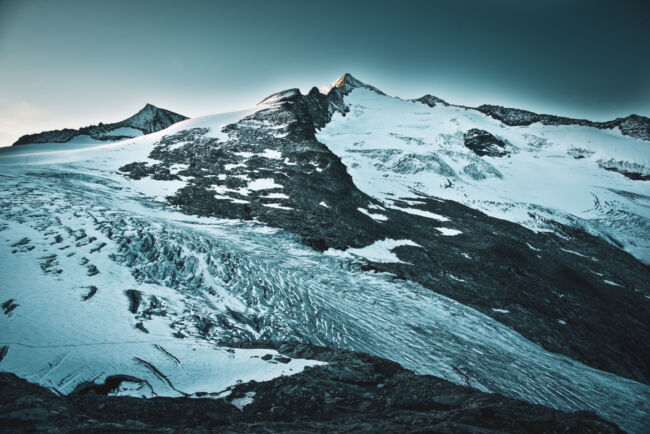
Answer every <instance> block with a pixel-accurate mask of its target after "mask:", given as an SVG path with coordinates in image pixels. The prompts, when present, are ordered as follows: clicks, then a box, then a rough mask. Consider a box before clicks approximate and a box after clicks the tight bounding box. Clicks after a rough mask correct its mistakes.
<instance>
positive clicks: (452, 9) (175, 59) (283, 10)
mask: <svg viewBox="0 0 650 434" xmlns="http://www.w3.org/2000/svg"><path fill="white" fill-rule="evenodd" d="M344 72H350V73H352V74H353V75H355V76H356V77H357V78H359V79H360V80H362V81H365V82H367V83H370V84H372V85H374V86H376V87H379V88H380V89H382V90H383V91H385V92H386V93H388V94H391V95H396V96H400V97H403V98H414V97H419V96H422V95H424V94H426V93H430V94H433V95H436V96H439V97H441V98H444V99H446V100H448V101H450V102H454V103H459V104H466V105H479V104H483V103H492V104H501V105H506V106H511V107H520V108H526V109H530V110H534V111H537V112H546V113H555V114H561V115H568V116H573V117H581V118H589V119H593V120H606V119H611V118H615V117H618V116H626V115H628V114H630V113H637V114H641V115H645V116H650V2H649V1H622V0H617V1H614V0H612V1H608V2H605V1H601V0H543V1H542V0H540V1H537V2H535V1H528V0H525V1H524V0H492V1H490V0H464V1H463V0H457V1H452V0H446V1H434V0H429V1H408V0H401V1H394V0H393V1H383V0H374V1H354V0H347V1H339V0H327V1H321V2H319V1H314V0H312V1H307V0H305V1H298V0H295V1H254V0H248V1H239V2H236V1H199V0H195V1H192V0H185V1H178V0H173V1H166V0H151V1H149V0H129V1H126V0H110V1H99V0H93V1H87V0H85V1H82V0H57V1H38V0H0V146H2V145H9V144H11V143H12V142H13V141H15V140H16V139H17V138H18V136H19V135H22V134H25V133H32V132H40V131H42V130H45V129H53V128H64V127H71V128H78V127H80V126H84V125H90V124H94V123H97V122H100V121H103V122H114V121H119V120H122V119H124V118H126V117H128V116H130V115H132V114H133V113H135V112H136V111H138V110H139V109H140V108H141V107H142V106H144V105H145V103H147V102H149V103H152V104H154V105H156V106H159V107H163V108H167V109H170V110H172V111H176V112H178V113H181V114H184V115H186V116H190V117H192V116H199V115H204V114H210V113H217V112H223V111H231V110H236V109H240V108H246V107H250V106H252V105H254V104H256V103H257V102H258V101H260V100H262V99H263V98H264V97H265V96H267V95H268V94H271V93H273V92H276V91H279V90H283V89H286V88H291V87H298V88H301V89H302V90H303V91H304V92H306V91H308V90H309V89H310V88H311V87H312V86H314V85H315V86H322V85H324V84H328V83H330V82H332V81H334V80H335V79H336V78H338V76H340V75H341V74H343V73H344Z"/></svg>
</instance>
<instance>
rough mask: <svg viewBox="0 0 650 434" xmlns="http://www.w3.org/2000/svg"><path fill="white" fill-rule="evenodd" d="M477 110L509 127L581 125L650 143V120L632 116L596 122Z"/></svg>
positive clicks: (493, 108) (489, 108)
mask: <svg viewBox="0 0 650 434" xmlns="http://www.w3.org/2000/svg"><path fill="white" fill-rule="evenodd" d="M476 110H478V111H480V112H482V113H485V114H486V115H488V116H490V117H492V118H494V119H498V120H500V121H501V122H503V123H504V124H506V125H509V126H525V125H531V124H534V123H536V122H539V123H541V124H543V125H581V126H586V127H594V128H599V129H612V128H618V129H619V130H620V131H621V133H622V134H624V135H626V136H630V137H634V138H636V139H641V140H646V141H650V118H647V117H645V116H639V115H630V116H627V117H625V118H616V119H614V120H611V121H605V122H594V121H589V120H586V119H573V118H567V117H562V116H555V115H546V114H537V113H534V112H531V111H528V110H522V109H516V108H508V107H502V106H497V105H481V106H479V107H477V108H476Z"/></svg>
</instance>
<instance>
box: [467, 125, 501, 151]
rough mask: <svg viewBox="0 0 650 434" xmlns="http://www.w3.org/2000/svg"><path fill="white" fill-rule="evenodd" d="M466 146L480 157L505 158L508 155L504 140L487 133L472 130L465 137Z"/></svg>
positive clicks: (475, 129)
mask: <svg viewBox="0 0 650 434" xmlns="http://www.w3.org/2000/svg"><path fill="white" fill-rule="evenodd" d="M463 139H464V140H465V146H466V147H467V148H469V149H471V150H472V152H474V153H475V154H476V155H478V156H479V157H484V156H486V157H504V156H506V155H507V154H508V152H507V151H506V149H505V147H506V144H505V143H504V142H503V140H501V139H498V138H496V137H494V136H493V135H492V134H490V133H489V132H487V131H484V130H479V129H477V128H472V129H471V130H469V131H467V132H466V133H465V135H464V136H463Z"/></svg>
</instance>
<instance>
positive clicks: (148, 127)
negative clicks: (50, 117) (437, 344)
mask: <svg viewBox="0 0 650 434" xmlns="http://www.w3.org/2000/svg"><path fill="white" fill-rule="evenodd" d="M185 119H187V118H186V117H185V116H183V115H179V114H177V113H174V112H170V111H169V110H165V109H161V108H158V107H156V106H153V105H151V104H147V105H145V106H144V107H143V108H142V109H141V110H140V111H139V112H137V113H136V114H134V115H133V116H131V117H130V118H128V119H125V120H123V121H121V122H115V123H112V124H103V123H100V124H99V125H91V126H89V127H82V128H79V129H78V130H75V129H71V128H65V129H63V130H54V131H44V132H42V133H38V134H27V135H24V136H22V137H20V138H19V139H18V140H17V141H16V143H14V144H13V145H12V146H18V145H28V144H33V143H66V142H69V141H71V140H73V139H75V138H77V139H82V140H86V141H90V142H93V141H99V142H115V141H119V140H124V139H130V138H133V137H137V136H140V135H142V134H149V133H154V132H156V131H160V130H164V129H165V128H168V127H170V126H171V125H173V124H175V123H177V122H180V121H183V120H185Z"/></svg>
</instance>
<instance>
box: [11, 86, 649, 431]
mask: <svg viewBox="0 0 650 434" xmlns="http://www.w3.org/2000/svg"><path fill="white" fill-rule="evenodd" d="M16 145H20V146H12V147H10V148H5V149H2V150H1V151H0V165H2V168H1V170H0V183H1V185H2V189H0V268H1V269H0V304H1V306H2V309H1V310H0V371H3V372H4V373H3V374H0V388H1V389H2V394H1V395H2V399H1V400H0V419H1V420H3V421H4V422H3V424H4V426H5V427H9V428H12V429H15V430H17V431H20V430H24V429H37V428H38V427H43V426H57V427H59V429H61V430H63V431H66V430H74V429H80V430H95V429H98V430H109V431H112V430H127V431H133V430H168V429H173V430H177V429H178V430H186V429H199V428H201V429H230V430H231V431H234V432H244V431H247V432H248V431H264V430H270V431H274V432H275V431H286V430H298V431H326V430H335V431H336V430H342V431H346V430H347V431H363V430H370V431H408V430H429V431H440V432H476V431H482V432H484V431H488V430H501V431H520V432H528V431H555V432H559V431H565V430H573V431H580V432H618V431H619V430H621V429H622V430H625V431H628V432H638V433H641V432H648V429H649V427H650V265H649V264H650V119H648V118H646V117H643V116H638V115H631V116H628V117H625V118H618V119H614V120H612V121H608V122H592V121H588V120H582V119H570V118H565V117H559V116H554V115H547V114H537V113H533V112H529V111H525V110H519V109H514V108H505V107H500V106H492V105H483V106H479V107H465V106H460V105H454V104H452V103H448V102H446V101H443V100H442V99H440V98H437V97H435V96H431V95H425V96H423V97H421V98H418V99H414V100H405V99H401V98H397V97H393V96H389V95H386V94H385V93H384V92H382V91H381V90H379V89H377V88H375V87H373V86H371V85H369V84H365V83H363V82H362V81H360V80H358V79H356V78H354V77H353V76H351V75H350V74H345V75H343V76H342V77H341V78H340V79H338V80H337V81H335V82H334V83H333V84H331V85H330V86H326V87H322V88H320V89H319V88H316V87H314V88H313V89H311V91H309V92H308V93H306V94H303V93H301V92H300V90H298V89H289V90H285V91H282V92H278V93H276V94H273V95H271V96H269V97H267V98H266V99H263V100H262V101H261V102H260V103H259V104H258V105H257V106H255V107H253V108H251V109H249V110H244V111H239V112H232V113H225V114H218V115H211V116H204V117H199V118H192V119H186V118H185V117H183V116H181V115H178V114H175V113H172V112H169V111H167V110H162V109H159V108H156V107H154V106H151V105H147V106H145V108H144V109H142V110H141V111H140V112H138V113H137V114H136V115H134V116H133V117H131V118H129V119H127V120H125V121H122V122H118V123H114V124H100V125H96V126H92V127H86V128H82V129H79V130H70V129H65V130H58V131H50V132H44V133H41V134H34V135H28V136H24V137H21V138H20V139H19V140H18V141H17V142H16ZM143 397H144V398H149V399H142V398H143Z"/></svg>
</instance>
